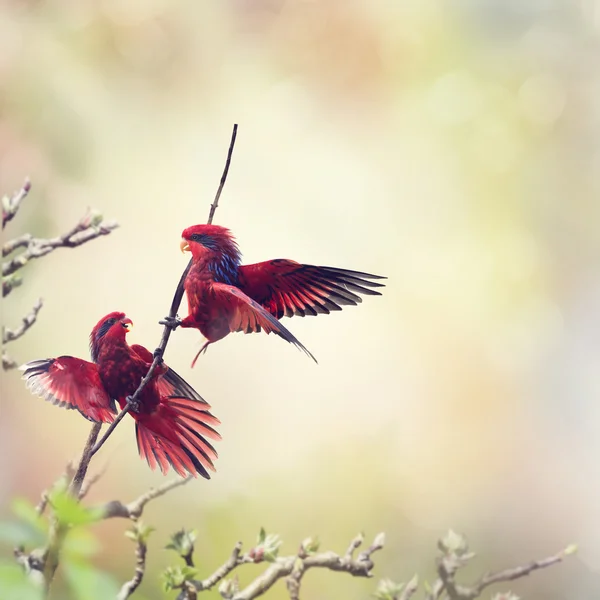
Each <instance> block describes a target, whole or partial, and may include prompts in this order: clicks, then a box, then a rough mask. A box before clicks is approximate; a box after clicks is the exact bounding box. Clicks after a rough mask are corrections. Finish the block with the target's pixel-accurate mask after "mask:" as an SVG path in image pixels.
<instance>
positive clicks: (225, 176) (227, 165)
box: [207, 123, 238, 225]
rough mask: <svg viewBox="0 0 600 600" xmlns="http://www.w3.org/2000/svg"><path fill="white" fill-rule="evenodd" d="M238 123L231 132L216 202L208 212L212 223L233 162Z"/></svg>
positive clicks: (209, 222)
mask: <svg viewBox="0 0 600 600" xmlns="http://www.w3.org/2000/svg"><path fill="white" fill-rule="evenodd" d="M237 128H238V126H237V123H236V124H235V125H234V126H233V131H232V132H231V141H230V142H229V150H228V151H227V160H226V161H225V169H224V170H223V175H221V181H220V183H219V188H218V189H217V194H216V196H215V199H214V202H213V203H212V204H211V205H210V212H209V213H208V221H207V223H208V224H209V225H210V224H211V223H212V222H213V217H214V216H215V211H216V210H217V206H218V205H219V198H220V197H221V192H222V191H223V188H224V187H225V182H226V181H227V175H228V174H229V165H230V164H231V155H232V154H233V147H234V146H235V138H236V137H237Z"/></svg>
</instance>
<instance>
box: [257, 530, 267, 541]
mask: <svg viewBox="0 0 600 600" xmlns="http://www.w3.org/2000/svg"><path fill="white" fill-rule="evenodd" d="M266 537H267V532H266V531H265V528H264V527H261V528H260V531H259V532H258V540H257V542H256V544H257V546H260V545H262V544H263V543H264V541H265V538H266Z"/></svg>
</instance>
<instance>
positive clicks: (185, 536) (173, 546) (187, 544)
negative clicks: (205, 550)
mask: <svg viewBox="0 0 600 600" xmlns="http://www.w3.org/2000/svg"><path fill="white" fill-rule="evenodd" d="M196 537H197V533H196V531H195V530H191V531H186V530H185V529H181V530H180V531H177V532H176V533H174V534H173V535H172V536H171V541H170V542H169V543H168V544H167V545H166V546H165V548H166V549H167V550H175V552H177V553H178V554H179V555H180V556H183V557H186V556H191V555H192V553H193V552H194V542H195V541H196Z"/></svg>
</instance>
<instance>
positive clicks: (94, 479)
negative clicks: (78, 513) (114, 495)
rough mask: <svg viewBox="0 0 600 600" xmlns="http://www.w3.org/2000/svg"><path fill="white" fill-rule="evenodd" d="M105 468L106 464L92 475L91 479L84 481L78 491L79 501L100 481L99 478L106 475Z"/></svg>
mask: <svg viewBox="0 0 600 600" xmlns="http://www.w3.org/2000/svg"><path fill="white" fill-rule="evenodd" d="M107 467H108V464H105V465H104V466H103V467H102V468H101V469H100V470H99V471H98V472H97V473H94V474H93V475H92V476H91V477H89V478H88V479H86V480H84V482H83V484H82V485H81V489H80V490H79V500H83V499H84V498H85V497H86V496H87V495H88V493H89V491H90V490H91V489H92V487H93V485H94V484H95V483H98V481H100V479H101V477H102V476H103V475H104V473H106V469H107Z"/></svg>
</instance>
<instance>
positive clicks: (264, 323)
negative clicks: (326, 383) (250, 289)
mask: <svg viewBox="0 0 600 600" xmlns="http://www.w3.org/2000/svg"><path fill="white" fill-rule="evenodd" d="M212 290H213V292H214V294H215V296H216V300H217V303H223V305H226V306H229V307H230V308H231V309H232V310H230V311H228V315H229V317H228V318H229V330H230V331H232V332H233V331H243V332H244V333H255V332H258V331H261V329H262V330H264V331H265V333H274V334H276V335H278V336H279V337H281V338H283V339H284V340H285V341H286V342H289V343H290V344H293V345H294V346H296V348H299V349H300V350H302V351H303V352H305V353H306V354H307V355H308V356H310V357H311V358H312V359H313V360H314V361H315V362H317V359H316V358H315V357H314V356H313V355H312V354H311V353H310V351H309V350H308V349H307V348H306V347H305V346H304V345H303V344H302V343H301V342H300V341H299V340H298V339H297V338H296V337H295V336H294V335H293V334H292V333H291V332H290V331H288V329H286V328H285V327H284V326H283V325H282V324H281V323H280V322H279V321H278V320H277V319H276V318H275V317H274V316H273V315H272V314H271V313H270V312H268V311H267V310H265V309H264V308H263V307H262V306H261V305H260V304H259V303H258V302H256V301H254V300H253V299H252V298H250V297H249V296H247V295H246V294H245V293H244V292H243V291H241V290H240V289H238V288H237V287H235V286H232V285H227V284H225V283H215V284H214V285H213V286H212Z"/></svg>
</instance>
